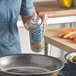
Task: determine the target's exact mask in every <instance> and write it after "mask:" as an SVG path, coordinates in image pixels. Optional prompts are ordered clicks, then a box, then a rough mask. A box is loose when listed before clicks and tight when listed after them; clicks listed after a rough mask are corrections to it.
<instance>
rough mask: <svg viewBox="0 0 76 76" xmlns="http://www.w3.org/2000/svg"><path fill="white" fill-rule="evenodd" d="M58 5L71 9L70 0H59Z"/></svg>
mask: <svg viewBox="0 0 76 76" xmlns="http://www.w3.org/2000/svg"><path fill="white" fill-rule="evenodd" d="M60 3H61V4H62V5H63V6H65V7H71V5H72V0H60Z"/></svg>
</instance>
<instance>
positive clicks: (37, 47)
mask: <svg viewBox="0 0 76 76" xmlns="http://www.w3.org/2000/svg"><path fill="white" fill-rule="evenodd" d="M29 35H30V44H31V49H32V51H34V52H40V51H42V49H43V47H44V44H45V43H44V34H43V22H42V18H41V17H39V16H37V17H31V18H30V19H29Z"/></svg>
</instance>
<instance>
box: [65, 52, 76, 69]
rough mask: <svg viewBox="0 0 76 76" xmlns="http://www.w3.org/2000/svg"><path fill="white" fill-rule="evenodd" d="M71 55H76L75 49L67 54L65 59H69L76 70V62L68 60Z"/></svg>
mask: <svg viewBox="0 0 76 76" xmlns="http://www.w3.org/2000/svg"><path fill="white" fill-rule="evenodd" d="M71 56H76V51H74V52H69V53H67V54H65V59H66V60H67V62H68V64H69V66H70V67H71V68H72V69H74V70H76V63H75V62H71V61H69V60H68V58H70V57H71Z"/></svg>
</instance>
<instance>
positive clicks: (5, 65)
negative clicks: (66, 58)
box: [0, 54, 64, 76]
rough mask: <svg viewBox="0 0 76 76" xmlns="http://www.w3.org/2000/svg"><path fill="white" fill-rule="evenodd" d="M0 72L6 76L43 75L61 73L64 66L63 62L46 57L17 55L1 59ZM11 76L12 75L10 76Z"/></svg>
mask: <svg viewBox="0 0 76 76" xmlns="http://www.w3.org/2000/svg"><path fill="white" fill-rule="evenodd" d="M0 65H1V67H0V70H1V71H2V72H4V73H6V74H16V75H23V76H24V75H31V74H32V75H34V74H35V75H41V74H47V73H52V72H56V71H59V70H60V69H62V68H63V66H64V64H63V62H62V61H61V60H59V59H57V58H54V57H51V56H44V55H37V54H36V55H34V54H17V55H9V56H4V57H1V58H0ZM10 76H11V75H10Z"/></svg>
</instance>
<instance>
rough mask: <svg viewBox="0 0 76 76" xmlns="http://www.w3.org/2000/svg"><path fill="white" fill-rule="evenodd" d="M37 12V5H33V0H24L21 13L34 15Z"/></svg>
mask: <svg viewBox="0 0 76 76" xmlns="http://www.w3.org/2000/svg"><path fill="white" fill-rule="evenodd" d="M34 12H35V7H34V5H33V0H22V4H21V10H20V14H21V15H32V14H33V13H34Z"/></svg>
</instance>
